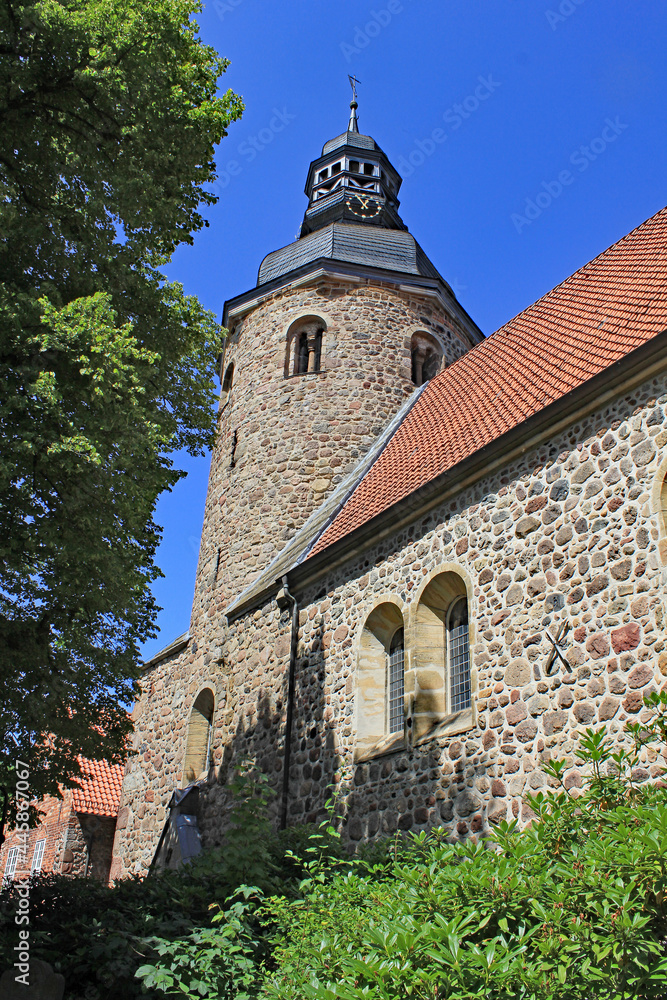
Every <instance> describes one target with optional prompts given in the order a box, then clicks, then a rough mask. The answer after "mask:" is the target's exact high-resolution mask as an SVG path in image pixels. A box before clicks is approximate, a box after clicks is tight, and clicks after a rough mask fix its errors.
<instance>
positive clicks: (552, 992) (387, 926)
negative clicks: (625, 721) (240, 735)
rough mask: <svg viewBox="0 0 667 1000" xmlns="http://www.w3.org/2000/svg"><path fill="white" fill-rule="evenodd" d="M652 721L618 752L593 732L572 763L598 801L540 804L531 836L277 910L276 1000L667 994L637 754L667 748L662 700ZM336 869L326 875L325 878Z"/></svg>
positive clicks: (553, 768) (328, 889)
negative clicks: (652, 744)
mask: <svg viewBox="0 0 667 1000" xmlns="http://www.w3.org/2000/svg"><path fill="white" fill-rule="evenodd" d="M647 704H648V705H649V706H650V707H652V708H653V710H654V717H653V720H652V722H650V723H649V724H646V725H644V726H643V727H642V726H640V725H638V724H633V725H631V726H628V727H627V728H628V736H629V738H630V740H631V746H630V747H629V748H625V749H620V750H617V749H615V748H614V747H613V745H612V744H611V743H610V741H609V740H607V738H606V737H605V736H604V734H603V733H602V732H597V733H596V732H593V731H588V732H587V734H586V735H585V737H584V738H583V740H582V743H581V746H580V748H579V750H578V753H577V756H578V757H579V760H580V762H581V763H582V764H583V765H587V766H588V767H589V768H590V772H591V773H590V779H589V782H588V788H587V789H586V790H585V791H584V792H583V793H578V792H577V793H575V794H576V797H575V794H573V793H568V792H567V791H566V790H565V788H564V787H563V785H562V779H563V772H564V770H565V765H564V763H562V762H555V763H553V764H552V765H546V766H545V770H547V771H549V772H550V774H551V778H552V780H553V781H554V783H556V784H560V785H561V790H560V791H559V792H557V793H556V794H555V795H549V796H545V795H543V794H539V795H537V796H535V797H531V798H530V800H529V801H530V804H531V806H532V808H533V810H534V812H535V814H536V817H537V818H536V820H535V821H534V822H533V823H532V824H531V826H530V828H529V829H527V830H523V831H519V830H518V828H517V826H516V823H513V824H507V823H504V824H502V825H501V827H500V829H499V830H498V831H497V832H496V833H495V835H494V838H493V840H492V841H490V842H486V843H485V842H482V843H473V842H472V841H468V842H467V843H464V844H450V843H448V842H447V841H446V839H445V836H444V832H443V831H436V832H434V833H433V834H431V835H430V836H425V835H419V836H418V837H415V838H413V843H412V848H411V850H410V851H409V852H408V854H407V856H406V855H405V853H404V854H403V856H402V857H400V859H398V860H397V861H396V862H395V863H393V864H391V865H389V866H387V865H386V864H385V865H381V866H379V867H377V868H376V869H375V870H374V871H373V872H371V873H367V872H365V871H364V870H363V865H361V866H360V865H359V864H358V863H355V862H354V861H351V862H349V863H348V865H347V866H344V867H343V869H341V868H340V866H338V867H331V866H329V877H328V878H326V877H325V878H323V877H322V871H319V872H318V873H317V877H313V876H312V875H311V876H310V877H309V878H306V879H305V880H304V881H303V883H302V888H303V895H302V898H301V899H300V900H299V901H297V902H291V903H290V902H286V901H284V900H280V899H274V900H273V901H272V902H271V905H270V906H269V907H268V912H269V913H270V914H271V915H272V916H273V918H274V919H277V920H278V923H279V926H280V927H281V932H280V933H279V935H278V939H277V941H276V945H275V947H274V960H275V961H276V964H277V968H276V970H275V971H273V973H272V974H271V975H270V976H269V977H268V979H267V982H266V984H265V986H264V995H266V996H269V997H272V998H273V1000H288V998H290V1000H291V998H295V1000H296V998H297V997H298V998H317V1000H352V998H355V1000H356V998H358V997H367V998H369V1000H370V998H372V1000H399V998H408V997H410V998H414V1000H420V998H424V1000H426V998H431V1000H437V998H448V1000H472V998H473V997H474V998H478V997H484V998H494V1000H510V998H512V1000H514V998H517V1000H518V998H521V1000H524V998H525V1000H533V998H535V1000H536V998H538V997H539V998H540V1000H544V998H549V1000H556V998H559V1000H560V998H562V1000H565V998H568V1000H576V998H582V1000H583V998H591V1000H592V998H595V1000H626V998H628V1000H629V998H637V997H646V998H648V997H660V996H663V995H665V994H666V993H667V958H666V957H665V948H664V939H665V934H666V932H667V913H666V911H665V888H666V878H667V800H666V798H665V794H664V791H663V790H662V789H661V788H655V787H651V786H648V787H646V786H643V785H638V784H637V782H636V780H635V778H636V770H635V769H636V767H637V765H638V762H639V754H640V752H641V749H642V746H643V745H644V744H645V743H647V742H649V741H651V740H655V739H656V738H659V739H661V740H662V741H663V742H664V737H665V709H666V707H667V695H665V694H662V695H652V696H651V697H650V698H649V699H647ZM324 869H326V866H324Z"/></svg>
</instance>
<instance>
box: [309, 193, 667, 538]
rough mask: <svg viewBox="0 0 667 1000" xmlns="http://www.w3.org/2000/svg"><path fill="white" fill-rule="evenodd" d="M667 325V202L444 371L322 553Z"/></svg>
mask: <svg viewBox="0 0 667 1000" xmlns="http://www.w3.org/2000/svg"><path fill="white" fill-rule="evenodd" d="M665 329H667V208H665V209H663V210H662V211H660V212H658V213H657V215H654V216H653V217H652V218H651V219H648V220H647V221H646V222H644V223H643V224H642V225H641V226H639V227H638V228H637V229H635V230H633V231H632V232H631V233H629V234H628V235H627V236H625V237H623V239H622V240H620V241H619V242H618V243H615V244H614V245H613V246H612V247H610V248H609V249H608V250H605V251H604V253H602V254H600V256H599V257H596V258H595V260H592V261H590V262H589V263H588V264H586V265H585V266H584V267H582V268H581V270H579V271H577V272H576V273H575V274H573V275H571V277H569V278H567V279H566V280H565V281H564V282H562V284H560V285H558V286H557V287H556V288H554V289H553V290H552V291H550V292H548V293H547V295H545V296H544V297H543V298H541V299H539V300H538V301H537V302H535V303H533V305H531V306H529V307H528V309H526V310H524V312H522V313H519V315H518V316H515V317H514V319H512V320H510V321H509V323H506V324H505V326H502V327H501V328H500V329H499V330H497V331H496V333H494V334H492V336H490V337H488V338H487V339H486V340H484V341H482V343H480V344H478V345H477V346H476V347H474V348H473V349H472V350H471V351H469V352H468V353H467V354H464V355H463V357H461V358H459V360H458V361H456V362H455V363H454V364H452V365H450V366H449V367H448V368H446V369H445V370H444V371H442V372H441V373H440V374H439V375H438V376H437V377H436V378H434V379H433V380H432V381H431V382H430V383H429V385H428V387H427V388H426V390H425V391H424V392H423V393H422V395H421V397H420V399H419V400H418V401H417V403H416V404H415V406H414V407H413V409H412V410H411V411H410V412H409V414H408V416H407V417H406V419H405V421H404V422H403V424H401V426H400V427H399V429H398V430H397V432H396V434H395V435H394V437H393V438H392V439H391V441H390V442H389V444H388V445H387V447H386V448H385V450H384V451H383V452H382V454H381V455H380V457H379V458H378V459H377V461H376V462H375V463H374V464H373V465H372V466H371V468H370V469H369V471H368V472H367V473H366V475H365V476H364V478H363V479H362V481H361V482H360V484H359V486H358V487H357V489H356V490H355V492H354V493H353V494H352V496H351V497H350V498H349V500H348V501H347V503H346V504H345V505H344V507H343V508H342V509H341V510H340V512H339V513H338V515H337V516H336V517H335V519H334V520H333V521H332V523H331V524H330V525H329V527H328V528H327V529H326V531H325V532H324V533H323V534H322V536H321V537H320V538H319V540H318V541H317V543H316V544H315V545H314V547H313V549H312V552H311V553H310V554H311V555H315V554H316V553H318V552H321V551H322V550H323V549H325V548H327V547H328V546H330V545H333V544H334V542H337V541H339V540H340V539H341V538H343V537H344V536H345V535H347V534H349V532H351V531H354V530H355V529H356V528H359V527H360V526H361V525H362V524H365V523H366V522H367V521H369V520H370V519H371V518H373V517H375V516H376V515H378V514H380V513H381V512H382V511H384V510H386V509H387V508H388V507H390V506H392V505H393V504H395V503H398V502H399V501H400V500H402V499H404V498H405V497H407V496H408V495H409V494H410V493H412V492H413V491H414V490H416V489H419V487H421V486H423V485H424V484H425V483H427V482H429V481H430V480H431V479H434V478H435V477H436V476H438V475H440V474H442V473H443V472H446V471H447V470H448V469H451V468H452V467H453V466H455V465H456V464H457V463H459V462H461V461H462V460H463V459H465V458H468V457H469V456H471V455H472V454H474V452H476V451H477V450H478V449H480V448H482V447H484V446H485V445H488V444H489V443H490V442H492V441H493V440H495V439H496V438H498V437H500V435H502V434H504V433H505V432H506V431H509V430H511V429H512V428H513V427H515V426H517V424H520V423H521V422H522V421H524V420H526V419H527V418H528V417H530V416H532V415H533V414H535V413H537V412H538V411H539V410H541V409H543V408H544V407H545V406H548V405H549V404H550V403H553V402H555V401H556V400H557V399H559V398H560V397H561V396H564V395H565V394H566V393H568V392H570V391H571V390H572V389H575V388H576V387H577V386H580V385H581V384H582V383H584V382H586V381H587V380H588V379H590V378H592V377H593V376H595V375H598V374H599V373H600V372H602V371H604V369H605V368H607V367H608V366H609V365H612V364H613V363H614V362H616V361H618V360H620V359H621V358H622V357H624V356H625V355H626V354H629V353H630V352H631V351H633V350H635V348H637V347H640V346H641V345H642V344H644V343H645V342H646V341H647V340H650V339H651V338H652V337H655V336H656V335H657V334H659V333H661V332H662V331H663V330H665Z"/></svg>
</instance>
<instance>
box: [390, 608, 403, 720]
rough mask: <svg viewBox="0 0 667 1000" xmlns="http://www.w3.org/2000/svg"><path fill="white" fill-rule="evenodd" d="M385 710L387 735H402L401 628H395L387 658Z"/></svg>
mask: <svg viewBox="0 0 667 1000" xmlns="http://www.w3.org/2000/svg"><path fill="white" fill-rule="evenodd" d="M387 703H388V704H387V708H388V712H389V719H388V725H387V730H388V732H389V733H402V732H403V726H404V725H405V640H404V630H403V626H401V627H400V628H397V629H396V631H395V632H394V634H393V636H392V639H391V642H390V644H389V653H388V656H387Z"/></svg>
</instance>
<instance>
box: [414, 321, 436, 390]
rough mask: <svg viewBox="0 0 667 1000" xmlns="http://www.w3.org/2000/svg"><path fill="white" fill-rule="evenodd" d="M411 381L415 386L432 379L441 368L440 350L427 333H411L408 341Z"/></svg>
mask: <svg viewBox="0 0 667 1000" xmlns="http://www.w3.org/2000/svg"><path fill="white" fill-rule="evenodd" d="M410 356H411V363H412V381H413V382H414V384H415V385H416V386H420V385H423V384H424V383H425V382H428V381H429V380H430V379H432V378H434V377H435V376H436V375H437V374H438V372H439V371H440V368H441V367H442V348H441V347H440V344H438V342H437V341H436V340H435V339H434V338H433V337H431V336H430V335H429V334H427V333H421V332H420V333H413V335H412V339H411V340H410Z"/></svg>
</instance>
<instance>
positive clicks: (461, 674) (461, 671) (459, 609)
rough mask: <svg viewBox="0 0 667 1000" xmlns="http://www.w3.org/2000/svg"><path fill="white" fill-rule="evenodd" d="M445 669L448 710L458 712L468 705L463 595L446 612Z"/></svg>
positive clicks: (467, 642) (465, 602)
mask: <svg viewBox="0 0 667 1000" xmlns="http://www.w3.org/2000/svg"><path fill="white" fill-rule="evenodd" d="M447 670H448V674H449V707H450V711H452V712H460V711H461V709H463V708H469V707H470V630H469V627H468V600H467V598H465V597H459V599H458V600H456V601H454V602H453V604H452V605H451V606H450V608H449V611H448V613H447Z"/></svg>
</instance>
